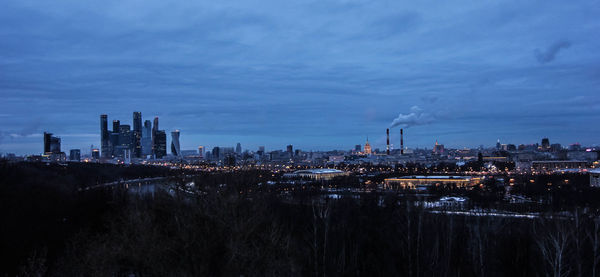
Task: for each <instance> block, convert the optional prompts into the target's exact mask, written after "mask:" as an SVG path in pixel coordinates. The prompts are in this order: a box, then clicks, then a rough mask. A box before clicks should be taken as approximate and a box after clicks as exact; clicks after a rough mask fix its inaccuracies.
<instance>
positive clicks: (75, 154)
mask: <svg viewBox="0 0 600 277" xmlns="http://www.w3.org/2000/svg"><path fill="white" fill-rule="evenodd" d="M69 160H70V161H75V162H79V161H81V150H80V149H71V150H70V151H69Z"/></svg>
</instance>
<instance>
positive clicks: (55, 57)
mask: <svg viewBox="0 0 600 277" xmlns="http://www.w3.org/2000/svg"><path fill="white" fill-rule="evenodd" d="M598 18H600V2H598V1H577V0H575V1H553V0H546V1H397V0H395V1H376V0H368V1H367V0H364V1H363V0H356V1H353V0H346V1H328V0H316V1H280V0H261V1H226V0H223V1H169V0H160V1H159V0H136V1H129V0H107V1H82V0H70V1H63V0H54V1H39V0H36V1H30V0H15V1H13V0H4V1H2V8H1V9H0V99H1V102H0V104H1V109H0V153H16V154H36V153H41V152H42V151H43V143H42V133H43V132H44V131H48V132H52V133H54V134H55V135H57V136H59V137H61V139H62V148H63V151H65V152H67V151H68V149H73V148H81V149H82V152H83V153H86V152H89V149H90V146H91V145H92V144H93V145H99V144H100V123H99V121H100V119H99V117H100V114H108V117H109V122H111V121H112V120H114V119H119V120H121V123H122V124H131V123H132V113H133V112H134V111H141V112H142V115H143V117H144V120H145V119H152V118H154V117H155V116H158V117H159V118H160V126H159V127H160V128H161V129H165V130H166V131H167V132H168V133H169V132H170V131H172V130H175V129H179V130H181V139H180V140H181V145H182V149H196V148H197V146H199V145H204V146H207V147H213V146H230V147H232V146H235V143H237V142H240V143H241V144H242V147H243V148H244V149H250V150H255V149H256V148H257V147H258V146H260V145H264V146H266V148H267V150H274V149H284V148H285V146H286V145H288V144H293V145H294V147H295V148H299V149H302V150H327V149H351V148H353V146H354V145H355V144H364V142H365V140H366V138H367V137H368V138H369V141H370V142H371V144H372V145H373V146H374V147H375V148H377V147H380V148H383V145H384V143H385V129H386V128H388V127H392V129H391V130H392V131H391V133H392V142H393V143H395V142H397V141H398V140H399V138H398V137H399V129H400V128H401V127H403V128H405V129H404V133H405V145H406V146H408V147H411V148H414V147H429V148H431V147H432V145H433V144H434V143H435V141H436V140H437V141H439V142H440V143H443V144H445V145H446V147H457V148H458V147H476V146H479V145H486V146H488V145H490V146H491V145H495V143H496V140H497V139H500V141H501V142H502V143H514V144H520V143H524V144H530V143H539V142H540V141H541V139H542V138H543V137H548V138H550V142H551V143H562V144H570V143H574V142H580V143H581V144H584V145H598V143H599V142H600V138H599V136H600V124H599V121H600V51H598V49H600V20H598ZM109 125H110V124H109ZM169 140H170V138H169ZM396 144H398V143H396Z"/></svg>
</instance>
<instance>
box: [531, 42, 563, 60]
mask: <svg viewBox="0 0 600 277" xmlns="http://www.w3.org/2000/svg"><path fill="white" fill-rule="evenodd" d="M570 46H571V42H569V41H568V40H565V39H563V40H559V41H556V42H555V43H553V44H552V45H550V47H548V49H546V51H540V50H539V49H535V58H536V59H537V61H538V62H539V63H541V64H544V63H549V62H551V61H553V60H554V59H555V58H556V55H558V53H559V52H560V50H562V49H567V48H569V47H570Z"/></svg>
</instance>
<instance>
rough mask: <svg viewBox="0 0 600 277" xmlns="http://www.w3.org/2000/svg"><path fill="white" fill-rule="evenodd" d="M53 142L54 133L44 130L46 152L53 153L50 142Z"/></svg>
mask: <svg viewBox="0 0 600 277" xmlns="http://www.w3.org/2000/svg"><path fill="white" fill-rule="evenodd" d="M51 143H52V133H46V132H44V154H49V153H51V151H50V144H51Z"/></svg>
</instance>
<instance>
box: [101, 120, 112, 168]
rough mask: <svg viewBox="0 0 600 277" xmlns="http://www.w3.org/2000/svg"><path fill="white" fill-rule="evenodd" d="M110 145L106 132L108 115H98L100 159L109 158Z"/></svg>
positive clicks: (108, 135)
mask: <svg viewBox="0 0 600 277" xmlns="http://www.w3.org/2000/svg"><path fill="white" fill-rule="evenodd" d="M109 145H110V134H109V132H108V115H105V114H102V115H100V149H101V150H102V157H104V158H109V157H110V156H111V154H112V151H111V150H110V148H109Z"/></svg>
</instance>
